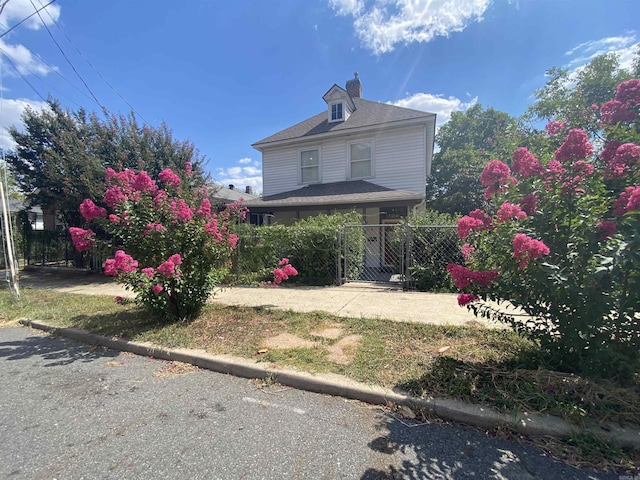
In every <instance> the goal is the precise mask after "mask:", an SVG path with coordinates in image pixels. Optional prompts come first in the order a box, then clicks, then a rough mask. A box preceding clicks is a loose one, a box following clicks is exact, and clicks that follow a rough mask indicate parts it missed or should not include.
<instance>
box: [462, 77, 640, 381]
mask: <svg viewBox="0 0 640 480" xmlns="http://www.w3.org/2000/svg"><path fill="white" fill-rule="evenodd" d="M629 82H632V83H633V85H631V86H632V87H633V86H634V85H636V86H637V85H640V81H639V80H631V81H629ZM629 82H624V83H623V84H621V85H620V86H619V87H618V95H617V97H618V96H620V97H621V98H624V99H625V103H624V104H623V103H621V102H622V100H620V99H619V98H616V101H617V102H618V103H616V104H611V103H609V102H607V103H606V104H605V105H604V106H603V107H602V116H601V118H600V121H601V125H602V129H603V136H604V139H605V141H604V143H603V145H604V148H603V149H602V151H601V152H600V153H599V155H597V156H594V154H593V152H594V146H593V145H592V144H591V143H590V141H589V139H588V137H587V135H586V133H585V132H583V131H582V130H580V129H577V128H574V129H572V130H570V131H569V133H568V134H567V135H566V137H565V139H564V142H562V144H561V145H560V147H559V148H557V149H556V150H555V152H554V153H551V152H549V151H548V150H547V151H546V152H544V151H543V154H542V155H540V158H541V159H542V160H539V159H538V158H536V157H535V156H534V155H533V154H531V153H530V152H528V151H527V150H526V149H518V150H517V151H516V152H515V154H514V157H513V161H512V163H511V168H510V167H509V166H508V165H507V164H505V163H503V162H500V161H498V160H494V161H492V162H491V163H489V164H487V166H486V167H485V170H484V172H483V175H482V177H481V181H482V183H483V185H484V186H485V188H486V193H485V196H486V198H488V199H490V204H491V207H490V208H489V209H488V210H487V212H481V211H474V212H471V214H469V215H468V216H465V217H463V218H461V219H460V220H459V221H458V232H459V236H460V237H461V239H464V241H465V242H466V247H465V248H466V253H465V256H466V266H462V265H453V264H452V265H450V266H449V271H450V272H451V275H452V277H453V278H454V279H455V281H456V285H457V286H458V287H459V288H461V289H464V290H465V291H466V292H467V293H465V294H463V295H461V296H460V297H459V300H458V301H459V303H460V304H461V305H467V306H468V307H469V308H470V309H471V310H473V311H474V313H475V314H476V315H482V316H485V317H490V318H493V319H496V320H500V321H505V322H509V323H510V324H511V325H512V326H513V327H514V328H516V329H517V330H519V331H521V332H524V333H525V334H527V335H528V336H530V337H532V338H534V339H536V340H537V341H539V343H540V345H541V347H542V348H543V349H544V350H545V351H546V352H547V353H548V358H549V360H550V362H551V363H552V365H553V366H555V367H556V368H561V369H564V370H568V371H580V372H584V373H590V374H595V375H606V376H614V375H621V376H625V375H629V374H631V373H632V372H634V370H635V369H636V368H637V360H638V357H639V350H638V349H639V347H640V325H639V314H638V313H637V312H639V311H640V308H639V307H640V187H639V186H638V185H640V164H639V159H640V146H638V143H640V132H639V128H640V125H639V123H638V120H637V113H638V108H639V105H640V89H635V90H634V89H633V88H627V87H629ZM625 95H626V96H625ZM627 97H629V98H627ZM605 107H606V108H605ZM629 112H631V113H629ZM548 133H549V134H552V135H551V138H549V142H548V145H549V146H551V145H553V142H554V141H556V139H554V138H553V135H556V134H557V133H558V132H557V131H556V129H555V128H550V129H548ZM556 145H557V143H556ZM552 152H553V150H552ZM489 300H493V301H497V302H499V303H502V302H509V303H510V304H512V305H513V306H515V307H518V308H519V309H520V311H521V313H522V315H520V314H519V313H513V311H505V310H504V309H500V310H499V309H496V308H494V307H492V306H491V305H490V304H489V303H487V301H489Z"/></svg>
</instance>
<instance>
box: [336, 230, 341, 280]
mask: <svg viewBox="0 0 640 480" xmlns="http://www.w3.org/2000/svg"><path fill="white" fill-rule="evenodd" d="M335 251H337V252H338V254H337V255H336V285H342V262H341V259H340V257H341V252H342V228H341V227H338V229H337V230H336V248H335Z"/></svg>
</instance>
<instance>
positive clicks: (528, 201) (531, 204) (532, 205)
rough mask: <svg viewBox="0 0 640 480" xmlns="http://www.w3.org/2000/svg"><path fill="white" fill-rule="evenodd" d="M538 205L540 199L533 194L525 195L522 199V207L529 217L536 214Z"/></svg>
mask: <svg viewBox="0 0 640 480" xmlns="http://www.w3.org/2000/svg"><path fill="white" fill-rule="evenodd" d="M537 203H538V197H536V196H535V195H534V194H532V193H530V194H528V195H525V196H524V197H522V199H520V206H521V207H522V210H523V211H524V212H525V213H526V214H527V215H533V214H534V213H536V208H537Z"/></svg>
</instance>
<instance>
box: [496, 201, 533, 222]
mask: <svg viewBox="0 0 640 480" xmlns="http://www.w3.org/2000/svg"><path fill="white" fill-rule="evenodd" d="M497 217H498V218H497V222H498V223H502V222H508V221H509V220H513V219H516V220H524V219H525V218H527V214H526V213H525V212H524V211H523V210H522V209H521V208H520V205H514V204H513V203H508V202H505V203H503V204H502V205H501V206H500V208H499V209H498V213H497Z"/></svg>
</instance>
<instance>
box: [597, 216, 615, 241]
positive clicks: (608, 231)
mask: <svg viewBox="0 0 640 480" xmlns="http://www.w3.org/2000/svg"><path fill="white" fill-rule="evenodd" d="M598 230H600V232H601V233H600V237H599V238H600V240H606V239H607V238H609V237H610V236H611V235H613V234H614V233H616V222H613V221H611V220H604V221H602V222H600V223H599V224H598Z"/></svg>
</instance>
